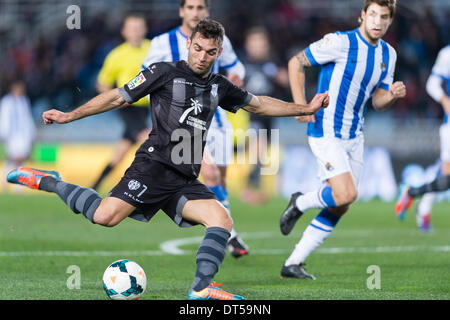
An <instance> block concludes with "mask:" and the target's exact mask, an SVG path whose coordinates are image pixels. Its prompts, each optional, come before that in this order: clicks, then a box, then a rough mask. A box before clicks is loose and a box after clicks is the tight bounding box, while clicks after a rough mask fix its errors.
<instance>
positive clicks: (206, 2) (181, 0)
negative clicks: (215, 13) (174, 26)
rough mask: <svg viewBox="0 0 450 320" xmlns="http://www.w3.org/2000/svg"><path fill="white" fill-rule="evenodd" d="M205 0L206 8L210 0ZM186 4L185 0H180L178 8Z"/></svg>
mask: <svg viewBox="0 0 450 320" xmlns="http://www.w3.org/2000/svg"><path fill="white" fill-rule="evenodd" d="M203 1H205V6H206V7H207V8H209V6H210V4H211V0H203ZM185 4H186V0H180V8H182V7H184V5H185Z"/></svg>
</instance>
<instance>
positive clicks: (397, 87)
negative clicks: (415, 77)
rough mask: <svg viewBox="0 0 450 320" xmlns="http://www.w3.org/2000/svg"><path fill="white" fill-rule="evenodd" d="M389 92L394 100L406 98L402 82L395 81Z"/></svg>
mask: <svg viewBox="0 0 450 320" xmlns="http://www.w3.org/2000/svg"><path fill="white" fill-rule="evenodd" d="M389 92H390V93H391V94H392V96H393V97H394V98H395V99H398V98H404V97H405V96H406V87H405V85H404V84H403V82H402V81H397V82H394V83H393V84H391V86H390V87H389Z"/></svg>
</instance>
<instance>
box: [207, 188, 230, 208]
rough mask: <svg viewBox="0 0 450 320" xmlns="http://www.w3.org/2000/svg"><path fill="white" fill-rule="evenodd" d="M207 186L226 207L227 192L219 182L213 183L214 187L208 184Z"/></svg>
mask: <svg viewBox="0 0 450 320" xmlns="http://www.w3.org/2000/svg"><path fill="white" fill-rule="evenodd" d="M208 188H209V189H210V190H211V191H212V192H213V193H214V194H215V195H216V197H217V200H219V202H220V203H222V204H223V205H224V206H225V208H227V209H228V207H229V205H228V192H226V191H225V190H224V188H222V185H221V184H218V185H215V186H214V187H210V186H208Z"/></svg>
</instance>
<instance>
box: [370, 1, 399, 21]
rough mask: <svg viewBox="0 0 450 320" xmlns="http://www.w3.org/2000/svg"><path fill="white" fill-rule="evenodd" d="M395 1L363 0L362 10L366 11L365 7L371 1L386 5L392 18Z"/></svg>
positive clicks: (382, 5)
mask: <svg viewBox="0 0 450 320" xmlns="http://www.w3.org/2000/svg"><path fill="white" fill-rule="evenodd" d="M396 2H397V0H365V2H364V7H363V11H364V12H367V8H369V6H370V5H371V4H372V3H376V4H378V5H379V6H381V7H388V9H389V13H390V15H391V18H393V17H394V15H395V6H396Z"/></svg>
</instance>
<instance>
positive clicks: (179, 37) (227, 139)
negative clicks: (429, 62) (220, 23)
mask: <svg viewBox="0 0 450 320" xmlns="http://www.w3.org/2000/svg"><path fill="white" fill-rule="evenodd" d="M209 2H210V1H209V0H181V1H180V8H179V15H180V18H181V19H182V24H181V25H180V26H179V27H177V28H175V29H172V30H170V31H168V32H166V33H163V34H161V35H158V36H156V37H154V38H153V39H152V41H151V44H150V49H149V52H148V54H147V57H146V58H145V60H144V61H143V63H142V68H143V69H144V68H147V67H148V66H149V65H150V64H152V63H155V62H159V61H165V62H171V61H179V60H186V59H187V56H188V49H187V47H186V40H187V39H188V37H190V35H191V33H192V30H193V29H194V27H195V26H196V25H197V24H198V23H199V21H200V20H202V19H204V18H206V17H208V16H209V7H210V6H209ZM222 47H223V51H222V54H221V55H220V57H219V58H218V59H217V61H216V62H215V64H214V65H213V68H212V70H211V71H212V72H215V73H219V72H221V71H224V72H225V73H226V74H227V76H228V79H229V80H231V81H232V82H233V83H234V84H235V85H237V86H239V87H240V86H242V85H243V79H244V77H245V68H244V66H243V64H242V63H241V62H240V60H239V59H238V57H237V56H236V54H235V52H234V50H233V47H232V45H231V42H230V39H229V38H228V37H227V36H225V37H224V39H223V45H222ZM232 133H233V128H232V126H231V123H230V122H229V121H228V119H227V115H226V112H225V111H224V110H223V109H222V108H217V110H216V112H215V114H214V118H213V121H212V122H211V126H210V128H209V130H208V136H207V144H206V148H205V157H204V158H203V161H202V167H201V171H200V175H201V177H202V179H203V182H204V183H205V185H207V186H208V187H209V188H210V189H211V191H212V192H214V194H215V195H216V197H217V199H218V200H219V201H220V202H222V204H223V205H224V206H225V207H226V208H227V209H229V204H228V190H227V187H226V181H225V178H226V168H227V165H229V164H230V163H231V161H232V159H233V158H232V157H233V135H232ZM228 249H229V251H230V252H231V254H232V255H233V256H234V257H236V258H239V257H241V256H243V255H245V254H248V247H247V246H246V244H245V243H244V242H243V240H242V239H241V238H240V237H239V236H238V234H237V233H236V231H235V230H234V229H233V230H232V231H231V237H230V240H229V242H228Z"/></svg>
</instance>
